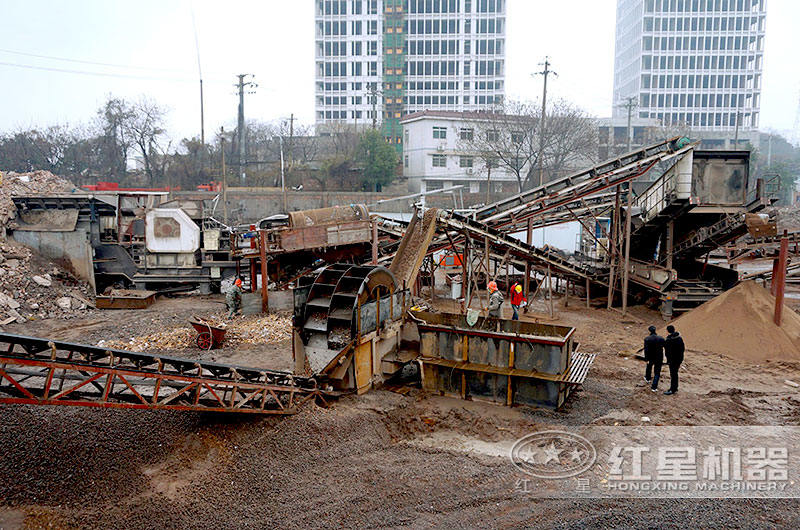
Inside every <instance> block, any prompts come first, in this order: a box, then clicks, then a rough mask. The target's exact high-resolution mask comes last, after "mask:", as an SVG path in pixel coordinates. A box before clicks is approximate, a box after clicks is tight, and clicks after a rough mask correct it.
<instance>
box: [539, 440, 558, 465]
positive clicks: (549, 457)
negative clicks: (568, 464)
mask: <svg viewBox="0 0 800 530" xmlns="http://www.w3.org/2000/svg"><path fill="white" fill-rule="evenodd" d="M561 452H562V450H561V449H556V446H555V445H554V444H553V442H550V445H548V446H547V447H545V449H544V462H542V463H543V464H547V463H549V462H552V461H553V460H555V461H556V463H557V464H560V463H561V461H560V460H559V458H558V457H559V456H560V455H561Z"/></svg>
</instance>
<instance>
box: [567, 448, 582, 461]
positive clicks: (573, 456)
mask: <svg viewBox="0 0 800 530" xmlns="http://www.w3.org/2000/svg"><path fill="white" fill-rule="evenodd" d="M582 458H583V451H581V450H579V449H578V448H577V447H576V448H575V449H573V450H572V452H571V453H570V454H569V459H570V460H571V461H573V462H580V461H581V459H582Z"/></svg>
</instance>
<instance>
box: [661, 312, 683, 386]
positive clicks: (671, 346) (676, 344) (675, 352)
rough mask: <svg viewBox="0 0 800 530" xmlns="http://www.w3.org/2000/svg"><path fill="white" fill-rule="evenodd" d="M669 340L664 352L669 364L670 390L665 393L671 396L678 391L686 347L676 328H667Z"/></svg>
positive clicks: (665, 344) (667, 339)
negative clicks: (679, 372)
mask: <svg viewBox="0 0 800 530" xmlns="http://www.w3.org/2000/svg"><path fill="white" fill-rule="evenodd" d="M667 333H668V335H667V338H666V340H665V341H664V352H665V353H666V354H667V364H669V390H667V391H666V392H664V393H665V394H666V395H668V396H671V395H672V394H674V393H675V392H677V391H678V369H679V368H680V367H681V363H682V362H683V352H684V351H685V350H686V346H685V345H684V344H683V337H681V334H680V333H678V332H677V331H675V326H672V325H670V326H667Z"/></svg>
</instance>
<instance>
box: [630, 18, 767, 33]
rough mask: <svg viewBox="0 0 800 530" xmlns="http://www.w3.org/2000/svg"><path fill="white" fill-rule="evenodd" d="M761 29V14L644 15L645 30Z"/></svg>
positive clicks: (762, 27)
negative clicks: (741, 15)
mask: <svg viewBox="0 0 800 530" xmlns="http://www.w3.org/2000/svg"><path fill="white" fill-rule="evenodd" d="M759 22H760V23H759ZM763 29H764V17H763V16H761V17H758V16H753V17H748V16H745V17H664V18H660V17H655V18H654V17H644V30H645V31H759V30H761V31H763Z"/></svg>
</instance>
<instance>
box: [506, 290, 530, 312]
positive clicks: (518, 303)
mask: <svg viewBox="0 0 800 530" xmlns="http://www.w3.org/2000/svg"><path fill="white" fill-rule="evenodd" d="M508 297H509V298H510V299H511V309H513V310H514V316H513V317H511V319H512V320H519V308H520V307H525V304H527V303H528V300H527V299H526V298H525V295H524V294H522V286H521V285H520V284H519V283H517V282H514V285H512V286H511V292H510V293H509V295H508Z"/></svg>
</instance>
